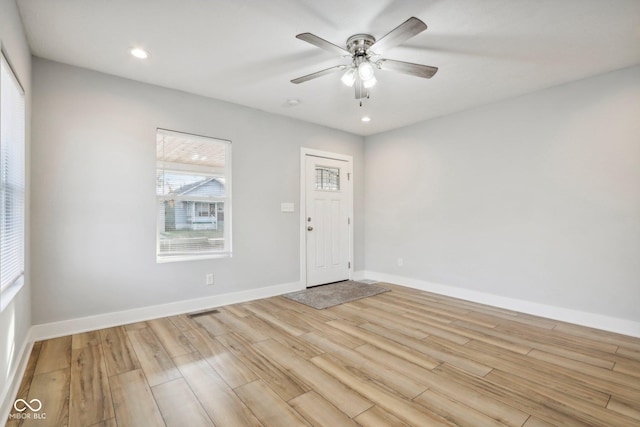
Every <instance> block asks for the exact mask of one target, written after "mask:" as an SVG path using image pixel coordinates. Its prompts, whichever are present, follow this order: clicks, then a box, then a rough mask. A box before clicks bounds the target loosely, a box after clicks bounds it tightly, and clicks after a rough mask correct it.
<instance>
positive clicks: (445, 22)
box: [17, 0, 640, 135]
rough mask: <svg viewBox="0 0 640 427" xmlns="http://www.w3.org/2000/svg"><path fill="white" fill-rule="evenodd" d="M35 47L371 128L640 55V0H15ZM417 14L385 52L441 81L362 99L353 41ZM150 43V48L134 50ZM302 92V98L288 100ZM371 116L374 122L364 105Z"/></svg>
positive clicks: (408, 79)
mask: <svg viewBox="0 0 640 427" xmlns="http://www.w3.org/2000/svg"><path fill="white" fill-rule="evenodd" d="M17 3H18V6H19V9H20V12H21V15H22V18H23V21H24V25H25V28H26V32H27V37H28V40H29V43H30V45H31V48H32V51H33V54H34V55H36V56H39V57H42V58H47V59H51V60H55V61H60V62H64V63H68V64H72V65H77V66H80V67H85V68H89V69H93V70H98V71H102V72H105V73H109V74H114V75H117V76H122V77H126V78H130V79H133V80H139V81H142V82H147V83H152V84H156V85H160V86H165V87H169V88H174V89H179V90H183V91H186V92H191V93H195V94H199V95H204V96H208V97H212V98H217V99H221V100H225V101H229V102H233V103H236V104H241V105H246V106H249V107H253V108H257V109H260V110H264V111H268V112H271V113H276V114H282V115H285V116H289V117H294V118H297V119H301V120H306V121H309V122H314V123H319V124H322V125H325V126H329V127H332V128H336V129H342V130H345V131H348V132H352V133H355V134H359V135H371V134H374V133H378V132H382V131H386V130H389V129H394V128H398V127H401V126H404V125H407V124H410V123H415V122H418V121H422V120H426V119H429V118H433V117H437V116H442V115H445V114H448V113H452V112H455V111H460V110H464V109H468V108H471V107H474V106H478V105H482V104H487V103H490V102H493V101H496V100H500V99H505V98H509V97H513V96H517V95H521V94H524V93H527V92H532V91H535V90H539V89H542V88H546V87H550V86H555V85H558V84H562V83H565V82H569V81H573V80H578V79H581V78H585V77H588V76H592V75H596V74H600V73H603V72H607V71H611V70H616V69H620V68H624V67H628V66H631V65H634V64H638V63H640V1H638V0H481V1H480V0H396V1H392V0H357V1H353V0H351V1H348V0H347V1H345V0H340V1H338V0H323V1H318V0H269V1H265V0H233V1H231V0H17ZM411 16H415V17H417V18H420V19H421V20H423V21H424V22H425V23H426V24H427V25H428V26H429V28H428V29H427V30H426V31H424V32H423V33H421V34H419V35H417V36H416V37H414V38H412V39H410V40H408V41H407V42H405V43H404V44H402V45H400V46H397V47H395V48H393V49H390V50H389V51H387V52H385V55H384V56H385V57H387V58H391V59H397V60H402V61H408V62H417V63H422V64H426V65H433V66H437V67H439V71H438V73H437V74H436V75H435V76H434V77H433V78H432V79H430V80H427V79H420V78H417V77H412V76H407V75H403V74H397V73H393V72H389V71H387V72H383V71H379V72H377V74H376V76H377V77H378V84H377V85H376V86H375V87H374V88H373V89H372V90H371V98H370V99H369V100H367V101H365V103H364V106H362V107H360V106H359V104H358V102H357V101H356V100H355V98H354V93H353V89H352V88H348V87H346V86H344V85H343V84H342V83H341V82H340V74H339V73H338V74H333V75H327V76H324V77H321V78H318V79H316V80H312V81H309V82H306V83H303V84H300V85H294V84H292V83H290V82H289V81H290V80H291V79H293V78H296V77H300V76H302V75H305V74H309V73H312V72H315V71H318V70H321V69H324V68H328V67H331V66H334V65H338V64H345V63H347V62H348V61H347V60H345V59H342V58H339V57H336V56H333V55H332V54H331V53H329V52H326V51H324V50H321V49H319V48H317V47H315V46H312V45H310V44H308V43H305V42H303V41H300V40H298V39H296V38H295V35H296V34H299V33H303V32H311V33H313V34H315V35H317V36H319V37H322V38H324V39H326V40H328V41H330V42H332V43H334V44H337V45H340V46H344V43H345V42H346V40H347V38H348V37H349V36H351V35H352V34H355V33H369V34H372V35H373V36H374V37H376V38H380V37H382V36H383V35H385V34H386V33H388V32H389V31H390V30H392V29H393V28H395V27H396V26H397V25H399V24H400V23H402V22H404V21H405V20H406V19H407V18H409V17H411ZM134 46H141V47H144V48H145V49H147V50H148V51H150V52H151V55H152V57H151V58H150V59H149V60H146V61H140V60H137V59H135V58H133V57H131V56H130V55H129V52H128V50H129V49H130V48H131V47H134ZM289 98H296V99H299V100H300V101H301V103H300V105H298V106H296V107H291V106H287V104H286V100H287V99H289ZM364 115H368V116H371V119H372V120H371V122H369V123H362V122H361V121H360V118H361V117H362V116H364Z"/></svg>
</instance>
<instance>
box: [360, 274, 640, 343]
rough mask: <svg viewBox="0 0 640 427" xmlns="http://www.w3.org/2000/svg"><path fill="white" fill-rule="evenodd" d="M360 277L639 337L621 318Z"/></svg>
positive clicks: (638, 326)
mask: <svg viewBox="0 0 640 427" xmlns="http://www.w3.org/2000/svg"><path fill="white" fill-rule="evenodd" d="M357 274H358V277H359V279H358V280H361V279H372V280H378V281H380V282H389V283H394V284H397V285H401V286H407V287H410V288H414V289H419V290H422V291H427V292H433V293H436V294H440V295H446V296H449V297H453V298H460V299H463V300H466V301H472V302H477V303H480V304H486V305H491V306H494V307H500V308H505V309H508V310H513V311H519V312H521V313H527V314H533V315H535V316H540V317H546V318H548V319H554V320H560V321H563V322H568V323H574V324H577V325H582V326H588V327H590V328H596V329H602V330H605V331H609V332H616V333H619V334H624V335H629V336H632V337H640V322H634V321H632V320H626V319H619V318H616V317H610V316H605V315H602V314H596V313H589V312H585V311H579V310H573V309H570V308H564V307H556V306H552V305H547V304H540V303H537V302H532V301H526V300H521V299H516V298H507V297H501V296H499V295H493V294H488V293H485V292H479V291H473V290H470V289H464V288H459V287H456V286H449V285H442V284H439V283H432V282H427V281H424V280H418V279H412V278H410V277H402V276H396V275H393V274H386V273H378V272H375V271H358V272H357Z"/></svg>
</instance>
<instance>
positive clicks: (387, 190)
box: [365, 67, 640, 321]
mask: <svg viewBox="0 0 640 427" xmlns="http://www.w3.org/2000/svg"><path fill="white" fill-rule="evenodd" d="M365 143H366V151H365V153H366V155H365V164H366V166H367V167H366V174H365V182H366V194H365V200H366V203H365V212H366V226H365V236H366V237H365V254H366V260H365V266H366V269H367V270H370V271H375V272H380V273H385V274H392V275H397V276H404V277H410V278H413V279H417V280H423V281H426V282H435V283H440V284H444V285H450V286H455V287H460V288H466V289H469V290H473V291H481V292H485V293H488V294H495V295H499V296H503V297H511V298H517V299H522V300H527V301H531V302H538V303H543V304H548V305H554V306H557V307H563V308H570V309H576V310H581V311H586V312H591V313H597V314H603V315H608V316H613V317H617V318H622V319H628V320H633V321H640V310H638V303H639V302H640V67H634V68H629V69H625V70H621V71H618V72H613V73H609V74H605V75H602V76H598V77H594V78H590V79H587V80H583V81H579V82H575V83H572V84H567V85H563V86H559V87H556V88H552V89H548V90H544V91H540V92H536V93H533V94H530V95H526V96H522V97H519V98H516V99H512V100H508V101H504V102H500V103H496V104H492V105H487V106H485V107H482V108H477V109H474V110H470V111H466V112H462V113H458V114H454V115H450V116H447V117H443V118H439V119H435V120H431V121H428V122H424V123H420V124H417V125H414V126H410V127H406V128H403V129H400V130H396V131H392V132H388V133H384V134H379V135H376V136H372V137H367V138H366V142H365ZM399 257H401V258H403V261H404V266H403V267H399V266H398V265H397V258H399Z"/></svg>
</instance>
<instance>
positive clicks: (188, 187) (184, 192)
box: [175, 178, 224, 196]
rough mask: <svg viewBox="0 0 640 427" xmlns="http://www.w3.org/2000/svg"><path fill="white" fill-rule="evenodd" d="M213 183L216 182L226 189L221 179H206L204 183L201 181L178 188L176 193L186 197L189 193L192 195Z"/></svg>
mask: <svg viewBox="0 0 640 427" xmlns="http://www.w3.org/2000/svg"><path fill="white" fill-rule="evenodd" d="M213 181H216V182H217V183H219V184H220V186H222V187H224V183H223V182H221V181H220V180H219V179H217V178H207V179H205V180H203V181H199V182H194V183H191V184H187V185H183V186H182V187H180V188H178V189H177V190H176V191H175V195H176V196H186V195H188V194H189V193H191V192H193V191H195V190H197V189H198V188H201V187H203V186H205V185H207V184H209V183H211V182H213Z"/></svg>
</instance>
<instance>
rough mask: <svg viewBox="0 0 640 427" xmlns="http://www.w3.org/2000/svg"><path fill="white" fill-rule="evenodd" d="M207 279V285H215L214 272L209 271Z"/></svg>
mask: <svg viewBox="0 0 640 427" xmlns="http://www.w3.org/2000/svg"><path fill="white" fill-rule="evenodd" d="M206 280H207V286H211V285H213V273H207V276H206Z"/></svg>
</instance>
